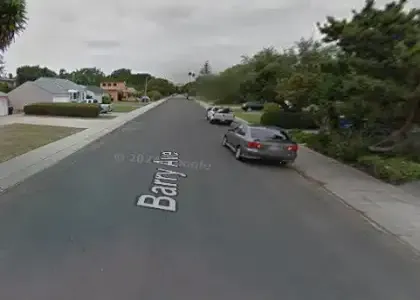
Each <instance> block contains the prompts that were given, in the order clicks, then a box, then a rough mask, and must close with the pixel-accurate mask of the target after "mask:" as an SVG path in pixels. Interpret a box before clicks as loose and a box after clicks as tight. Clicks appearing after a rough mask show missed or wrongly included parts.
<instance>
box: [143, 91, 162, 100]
mask: <svg viewBox="0 0 420 300" xmlns="http://www.w3.org/2000/svg"><path fill="white" fill-rule="evenodd" d="M147 96H148V97H149V98H150V100H152V101H156V100H159V99H160V98H162V94H161V93H159V92H158V91H150V92H148V93H147Z"/></svg>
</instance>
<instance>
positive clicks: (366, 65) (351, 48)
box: [318, 0, 420, 151]
mask: <svg viewBox="0 0 420 300" xmlns="http://www.w3.org/2000/svg"><path fill="white" fill-rule="evenodd" d="M406 2H407V1H406V0H400V1H398V2H391V3H389V4H387V5H386V6H385V7H384V8H382V9H381V8H377V7H375V1H374V0H367V1H366V3H365V6H364V7H363V8H362V9H361V10H360V11H353V16H352V17H351V19H349V20H347V19H342V20H337V19H335V18H333V17H328V19H327V22H326V23H325V24H323V25H319V24H318V26H319V29H320V31H321V33H322V34H323V35H324V39H323V40H324V42H327V43H330V42H333V43H335V44H337V45H338V47H340V49H341V51H342V52H343V55H342V56H341V58H340V59H341V62H340V64H341V66H345V68H344V69H346V74H347V75H346V76H345V77H344V80H343V84H342V86H343V89H344V90H343V92H344V94H345V95H346V96H347V98H348V99H347V101H348V102H349V103H351V108H352V110H350V112H349V114H350V115H352V116H357V118H358V119H360V118H364V119H365V120H367V121H368V122H369V123H374V122H377V121H381V122H385V123H387V124H396V126H398V127H397V128H396V130H395V131H394V132H393V133H392V134H391V135H390V136H389V137H387V138H386V139H384V140H382V141H381V142H379V143H378V144H376V145H375V146H372V147H371V148H370V149H371V150H373V151H390V150H392V149H393V148H394V146H395V145H396V144H397V143H398V142H400V141H401V140H403V139H404V137H405V136H406V134H407V132H408V131H409V130H410V129H411V127H412V125H413V123H414V121H415V118H416V116H418V115H419V114H420V39H419V37H420V10H419V9H411V10H406V9H405V5H406ZM342 69H343V68H342Z"/></svg>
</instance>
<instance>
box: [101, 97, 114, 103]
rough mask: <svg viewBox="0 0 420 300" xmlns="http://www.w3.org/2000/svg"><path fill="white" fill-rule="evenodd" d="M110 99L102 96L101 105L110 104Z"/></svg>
mask: <svg viewBox="0 0 420 300" xmlns="http://www.w3.org/2000/svg"><path fill="white" fill-rule="evenodd" d="M111 102H112V101H111V98H110V97H108V96H103V97H102V103H103V104H111Z"/></svg>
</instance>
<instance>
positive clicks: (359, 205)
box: [196, 100, 420, 251]
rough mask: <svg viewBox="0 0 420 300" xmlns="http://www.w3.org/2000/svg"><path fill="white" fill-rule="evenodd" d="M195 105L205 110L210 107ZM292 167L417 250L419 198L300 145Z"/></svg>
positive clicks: (418, 245) (205, 104) (419, 222)
mask: <svg viewBox="0 0 420 300" xmlns="http://www.w3.org/2000/svg"><path fill="white" fill-rule="evenodd" d="M196 102H197V103H199V104H200V105H201V106H203V107H205V108H206V107H208V106H210V105H209V104H207V103H205V102H203V101H199V100H196ZM238 120H239V121H243V122H245V123H247V122H246V121H245V120H242V119H240V118H238ZM293 168H294V169H296V170H297V171H298V172H299V173H300V174H302V175H303V176H304V177H306V178H309V179H310V180H313V181H315V182H317V183H319V184H321V185H322V186H323V187H324V188H325V189H326V190H327V191H328V192H330V193H332V194H334V195H335V196H337V197H338V198H339V199H341V200H342V201H343V202H344V203H345V204H347V205H349V206H350V207H352V208H353V209H355V210H357V211H359V212H360V213H361V214H362V215H364V216H365V217H366V218H367V219H368V220H369V221H370V222H371V224H372V225H373V226H375V227H377V228H378V229H381V230H384V231H387V232H389V233H391V234H393V235H395V236H396V237H398V238H399V239H400V240H401V241H403V242H404V243H407V244H409V245H410V246H412V247H413V248H414V249H415V250H416V251H420V199H419V198H417V197H415V196H413V195H412V194H410V193H408V192H406V191H404V190H403V189H401V188H398V187H396V186H393V185H390V184H387V183H384V182H382V181H380V180H378V179H376V178H374V177H371V176H369V175H367V174H366V173H363V172H361V171H359V170H356V169H354V168H352V167H350V166H347V165H345V164H342V163H340V162H338V161H336V160H334V159H331V158H329V157H326V156H324V155H322V154H319V153H317V152H315V151H313V150H311V149H309V148H307V147H305V146H303V145H300V150H299V154H298V159H297V160H296V162H295V163H294V164H293Z"/></svg>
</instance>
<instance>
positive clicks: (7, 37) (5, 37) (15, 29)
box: [0, 0, 27, 52]
mask: <svg viewBox="0 0 420 300" xmlns="http://www.w3.org/2000/svg"><path fill="white" fill-rule="evenodd" d="M26 21H27V18H26V1H25V0H3V1H2V2H1V4H0V51H1V52H3V51H5V50H6V49H7V47H8V46H9V45H10V44H11V43H12V42H13V40H14V39H15V37H16V35H17V34H19V33H21V32H22V31H23V30H24V29H25V26H26Z"/></svg>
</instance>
